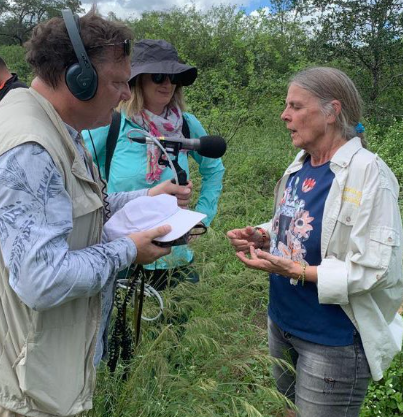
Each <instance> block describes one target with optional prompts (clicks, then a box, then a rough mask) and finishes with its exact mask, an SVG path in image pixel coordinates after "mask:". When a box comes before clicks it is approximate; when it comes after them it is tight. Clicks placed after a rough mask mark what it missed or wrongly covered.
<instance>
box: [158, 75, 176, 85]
mask: <svg viewBox="0 0 403 417" xmlns="http://www.w3.org/2000/svg"><path fill="white" fill-rule="evenodd" d="M167 77H168V78H169V81H170V82H171V84H180V75H179V74H151V81H152V82H153V83H154V84H162V83H163V82H164V81H165V80H166V79H167Z"/></svg>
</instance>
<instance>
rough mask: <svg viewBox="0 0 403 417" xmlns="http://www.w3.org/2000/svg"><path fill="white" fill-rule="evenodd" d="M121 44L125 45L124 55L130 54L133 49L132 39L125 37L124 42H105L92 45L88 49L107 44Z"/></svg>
mask: <svg viewBox="0 0 403 417" xmlns="http://www.w3.org/2000/svg"><path fill="white" fill-rule="evenodd" d="M120 45H122V46H123V55H124V56H129V55H130V52H131V50H132V41H131V40H130V39H125V40H124V41H123V42H118V43H104V44H102V45H96V46H90V47H89V48H88V49H94V48H103V47H105V46H120Z"/></svg>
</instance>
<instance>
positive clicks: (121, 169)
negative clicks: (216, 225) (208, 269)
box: [82, 112, 225, 269]
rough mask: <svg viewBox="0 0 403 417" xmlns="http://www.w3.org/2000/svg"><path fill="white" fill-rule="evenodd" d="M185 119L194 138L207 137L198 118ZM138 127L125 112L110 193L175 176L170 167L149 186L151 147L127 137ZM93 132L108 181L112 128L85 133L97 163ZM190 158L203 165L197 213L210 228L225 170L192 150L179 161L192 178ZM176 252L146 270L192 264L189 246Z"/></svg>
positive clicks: (215, 160)
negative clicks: (148, 157)
mask: <svg viewBox="0 0 403 417" xmlns="http://www.w3.org/2000/svg"><path fill="white" fill-rule="evenodd" d="M183 116H184V117H185V118H186V121H187V123H188V125H189V130H190V137H192V138H199V137H201V136H205V135H206V131H205V130H204V128H203V126H202V125H201V123H200V122H199V121H198V120H197V119H196V117H195V116H193V115H192V114H189V113H184V114H183ZM135 128H137V129H139V128H140V127H139V126H138V125H136V124H135V123H133V121H131V120H130V119H128V118H127V117H126V115H125V114H124V113H123V112H122V114H121V122H120V131H119V137H118V141H117V143H116V148H115V151H114V154H113V158H112V161H111V166H110V172H109V181H108V192H118V191H135V190H140V189H144V188H151V187H153V186H155V185H157V184H159V183H160V182H163V181H165V180H167V179H171V178H173V177H174V175H173V173H172V171H171V169H170V168H169V167H167V168H165V169H164V170H163V172H162V174H161V179H160V181H158V182H157V181H156V182H154V183H153V184H149V183H147V181H146V167H147V146H146V145H144V144H140V143H136V142H132V141H130V140H129V139H128V138H127V133H128V132H129V131H130V130H131V129H135ZM89 132H90V133H91V136H92V139H93V141H94V146H95V152H96V157H97V158H98V161H99V165H100V171H101V175H102V176H103V177H104V178H105V158H106V138H107V136H108V132H109V126H105V127H101V128H98V129H94V130H91V131H83V132H82V135H83V138H84V140H85V143H86V145H87V147H88V149H89V150H90V151H91V153H92V155H93V157H94V160H96V157H95V152H94V147H93V145H92V143H91V139H90V134H89ZM187 155H190V156H191V157H192V158H193V159H194V160H195V161H196V162H197V164H198V165H199V173H200V175H201V178H202V184H201V190H200V194H199V198H198V201H197V204H196V207H195V210H197V211H199V212H201V213H204V214H206V215H207V217H206V218H205V219H204V220H203V222H204V223H205V224H206V225H207V226H209V225H210V223H211V222H212V220H213V218H214V216H215V215H216V213H217V205H218V200H219V197H220V195H221V191H222V179H223V176H224V171H225V168H224V165H223V163H222V161H221V159H213V158H207V157H204V156H201V155H199V154H198V153H197V152H195V151H189V152H188V154H186V153H184V152H180V153H179V159H178V162H179V165H180V166H181V167H182V168H183V169H184V170H185V171H186V173H187V175H188V178H189V161H188V156H187ZM172 249H173V250H172V252H171V254H170V255H168V256H164V257H162V258H160V259H158V260H157V261H156V262H154V263H153V264H150V265H145V267H146V268H147V269H171V268H175V267H179V266H183V265H187V264H188V263H189V262H191V261H192V259H193V252H192V250H191V249H190V248H189V247H188V246H176V247H173V248H172Z"/></svg>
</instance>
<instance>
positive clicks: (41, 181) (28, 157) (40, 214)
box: [0, 143, 137, 313]
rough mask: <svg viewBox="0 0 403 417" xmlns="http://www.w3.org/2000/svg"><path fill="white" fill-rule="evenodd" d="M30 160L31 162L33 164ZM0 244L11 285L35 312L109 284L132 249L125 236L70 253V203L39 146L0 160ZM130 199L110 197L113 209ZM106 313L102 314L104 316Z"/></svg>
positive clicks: (126, 262)
mask: <svg viewBox="0 0 403 417" xmlns="http://www.w3.org/2000/svg"><path fill="white" fill-rule="evenodd" d="M33 159H35V164H33V163H32V160H33ZM0 184H1V187H0V246H1V252H2V255H3V258H4V262H5V264H6V266H7V268H8V269H9V271H10V277H9V280H10V285H11V287H12V288H13V290H14V291H15V292H16V293H17V295H18V296H19V297H20V299H21V300H22V301H23V302H24V303H25V304H26V305H28V306H29V307H30V308H33V309H35V310H38V311H40V310H46V309H49V308H52V307H54V306H57V305H60V304H63V303H65V302H67V301H69V300H72V299H74V298H80V297H90V296H92V295H94V294H96V293H98V292H99V291H101V290H102V289H103V288H104V289H105V288H108V287H111V286H112V285H113V280H114V277H115V276H116V273H117V272H118V271H119V270H122V269H124V268H126V267H127V266H128V265H129V264H130V263H131V262H132V261H133V260H134V259H135V257H136V255H137V251H136V247H135V245H134V243H133V242H132V240H131V239H129V238H121V239H116V240H114V241H112V242H109V243H104V244H98V245H94V246H90V247H87V248H84V249H81V250H75V251H71V250H69V247H68V243H67V237H68V235H69V233H70V231H71V230H72V227H73V223H72V205H71V200H70V197H69V195H68V194H67V192H66V190H65V188H64V185H63V181H62V177H61V175H60V173H59V171H58V170H57V168H56V166H55V164H54V162H53V160H52V158H51V157H50V155H49V154H48V153H47V152H46V151H45V150H44V148H42V147H41V146H39V145H38V144H34V143H29V144H24V145H20V146H18V147H16V148H13V149H12V150H10V151H8V152H7V153H5V154H3V155H2V156H1V157H0ZM126 198H129V199H131V198H130V196H126V197H125V196H121V197H119V196H117V197H112V199H111V200H112V205H113V208H114V209H117V208H118V207H119V206H120V205H121V204H123V201H124V200H125V199H126ZM104 313H105V312H104Z"/></svg>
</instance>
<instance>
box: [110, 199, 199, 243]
mask: <svg viewBox="0 0 403 417" xmlns="http://www.w3.org/2000/svg"><path fill="white" fill-rule="evenodd" d="M205 217H206V215H205V214H203V213H199V212H197V211H191V210H185V209H182V208H180V207H179V206H178V202H177V200H176V197H174V196H172V195H168V194H160V195H157V196H155V197H149V196H144V197H138V198H135V199H134V200H131V201H129V202H128V203H126V204H125V205H124V207H123V208H121V209H120V210H118V211H117V212H116V213H115V214H114V215H113V216H112V217H111V218H110V219H109V220H108V221H107V222H106V223H105V226H104V232H105V235H106V238H107V239H108V241H111V240H114V239H117V238H119V237H123V236H128V235H130V234H131V233H136V232H141V231H144V230H150V229H155V228H156V227H158V226H162V225H164V224H169V225H170V226H171V227H172V230H171V231H170V232H169V233H168V234H167V235H165V236H162V237H158V238H156V239H155V240H157V241H159V242H170V241H172V240H175V239H178V238H179V237H181V236H183V235H184V234H185V233H187V232H188V231H189V230H190V229H192V228H193V227H194V226H196V224H197V223H199V222H200V221H201V220H202V219H204V218H205Z"/></svg>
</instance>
